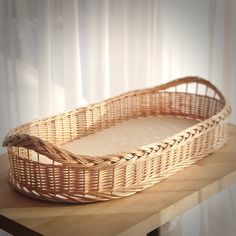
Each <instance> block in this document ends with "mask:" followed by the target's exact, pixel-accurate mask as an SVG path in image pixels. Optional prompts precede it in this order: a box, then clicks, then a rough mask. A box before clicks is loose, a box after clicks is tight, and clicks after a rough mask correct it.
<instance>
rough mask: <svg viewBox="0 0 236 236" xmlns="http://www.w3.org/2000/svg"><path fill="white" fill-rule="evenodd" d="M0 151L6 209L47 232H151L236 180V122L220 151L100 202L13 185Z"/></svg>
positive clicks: (0, 209)
mask: <svg viewBox="0 0 236 236" xmlns="http://www.w3.org/2000/svg"><path fill="white" fill-rule="evenodd" d="M7 169H8V160H7V158H6V154H5V155H2V156H0V186H1V191H0V214H2V215H3V216H6V217H8V218H10V219H12V220H14V221H16V222H18V223H20V224H22V225H24V226H26V227H28V228H30V229H33V230H35V231H37V232H39V233H41V234H44V235H86V236H89V235H93V236H94V235H102V236H106V235H136V236H138V235H146V234H147V233H148V232H150V231H152V230H154V229H155V228H157V227H159V226H160V225H162V224H164V223H166V222H167V221H169V220H171V219H173V218H174V217H175V216H177V215H179V214H181V213H183V212H185V211H186V210H188V209H190V208H192V207H194V206H196V205H198V204H199V203H201V202H203V201H205V200H206V199H208V198H209V197H211V196H213V195H214V194H216V193H218V192H220V191H222V190H223V189H225V188H226V187H228V186H230V185H231V184H232V183H234V182H236V126H233V125H229V140H228V143H227V144H226V145H225V146H224V147H223V148H222V149H220V150H219V151H218V152H216V153H214V154H212V155H210V156H208V157H206V158H204V159H203V160H201V161H199V162H198V163H196V164H194V165H192V166H190V167H188V168H186V169H185V170H183V171H181V172H179V173H177V174H175V175H173V176H172V177H170V178H168V179H167V180H165V181H162V182H161V183H159V184H156V185H155V186H153V187H151V188H149V189H148V190H146V191H143V192H141V193H138V194H135V195H133V196H131V197H127V198H123V199H119V200H113V201H109V202H101V203H94V204H84V205H83V204H80V205H78V204H77V205H72V204H56V203H49V202H43V201H38V200H34V199H31V198H28V197H25V196H22V195H20V194H19V193H17V192H16V191H14V190H12V189H11V188H10V186H9V184H8V182H7Z"/></svg>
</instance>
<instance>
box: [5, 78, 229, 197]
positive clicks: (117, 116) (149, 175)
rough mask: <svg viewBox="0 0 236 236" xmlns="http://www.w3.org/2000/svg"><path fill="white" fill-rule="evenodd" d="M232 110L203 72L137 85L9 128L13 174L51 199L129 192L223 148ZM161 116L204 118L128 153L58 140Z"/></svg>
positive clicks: (25, 188)
mask: <svg viewBox="0 0 236 236" xmlns="http://www.w3.org/2000/svg"><path fill="white" fill-rule="evenodd" d="M229 114H230V107H229V106H228V105H227V104H226V101H225V98H224V97H223V95H222V94H221V93H220V92H219V90H218V89H217V88H216V87H215V86H214V85H213V84H211V83H210V82H209V81H206V80H204V79H201V78H198V77H185V78H181V79H177V80H174V81H171V82H169V83H166V84H163V85H160V86H157V87H154V88H148V89H143V90H136V91H131V92H128V93H125V94H122V95H120V96H117V97H113V98H111V99H108V100H106V101H103V102H101V103H97V104H93V105H90V106H88V107H84V108H79V109H76V110H73V111H69V112H66V113H63V114H60V115H56V116H52V117H49V118H46V119H42V120H37V121H34V122H31V123H28V124H25V125H21V126H19V127H17V128H15V129H13V130H11V131H10V132H9V134H8V135H7V136H6V138H5V139H4V142H3V146H6V147H7V149H8V156H9V161H10V170H9V181H10V184H11V185H12V186H13V187H14V188H15V189H17V190H18V191H20V192H22V193H24V194H26V195H29V196H32V197H35V198H39V199H44V200H50V201H61V202H97V201H106V200H110V199H116V198H120V197H124V196H129V195H132V194H134V193H136V192H139V191H142V190H144V189H146V188H148V187H150V186H152V185H153V184H155V183H157V182H159V181H161V180H163V179H165V178H167V177H168V176H170V175H172V174H174V173H176V172H177V171H180V170H182V169H183V168H184V167H187V166H189V165H191V164H192V163H194V162H196V161H198V160H199V159H201V158H203V157H205V156H207V155H208V154H209V153H212V152H214V151H216V150H217V149H219V148H220V147H221V146H222V145H223V144H224V143H225V142H226V137H227V132H226V127H227V124H226V122H225V119H226V117H227V116H228V115H229ZM159 115H162V116H163V115H164V116H173V117H185V118H187V119H194V120H197V121H199V122H198V123H197V124H196V125H193V126H192V127H190V128H188V129H186V130H183V131H182V132H180V133H178V134H176V135H174V136H172V137H170V138H167V139H165V140H163V141H161V142H156V143H152V144H149V145H145V146H142V147H140V148H136V149H134V150H131V151H127V152H123V153H115V154H111V155H106V156H93V157H92V156H86V155H76V154H73V153H71V152H69V151H67V150H65V149H62V148H61V147H60V145H63V144H65V143H67V142H71V141H72V140H74V139H79V138H82V137H84V136H87V135H90V134H92V133H95V132H98V131H100V130H103V129H106V128H109V127H111V126H113V125H115V124H117V123H119V122H122V121H125V120H129V119H134V118H138V117H146V116H159ZM45 160H50V162H48V161H46V162H45Z"/></svg>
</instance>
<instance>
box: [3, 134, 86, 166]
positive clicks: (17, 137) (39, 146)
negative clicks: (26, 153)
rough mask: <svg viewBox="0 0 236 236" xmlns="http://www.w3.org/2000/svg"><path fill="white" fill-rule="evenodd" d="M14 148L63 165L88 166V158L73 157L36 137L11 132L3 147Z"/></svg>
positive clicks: (73, 155)
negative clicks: (31, 152) (39, 155)
mask: <svg viewBox="0 0 236 236" xmlns="http://www.w3.org/2000/svg"><path fill="white" fill-rule="evenodd" d="M6 146H14V147H23V148H26V149H30V150H34V151H35V152H37V153H39V154H42V155H44V156H47V157H48V158H49V159H51V160H53V161H56V162H60V163H63V164H83V165H86V164H89V163H90V161H89V159H90V158H89V157H87V156H83V155H75V154H73V153H71V152H69V151H67V150H65V149H62V148H58V147H57V146H56V145H54V144H52V143H49V142H47V141H44V140H42V139H40V138H38V137H35V136H31V135H28V134H21V133H15V134H12V133H11V132H10V133H9V134H8V135H7V136H6V137H5V138H4V140H3V147H6Z"/></svg>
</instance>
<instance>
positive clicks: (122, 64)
mask: <svg viewBox="0 0 236 236" xmlns="http://www.w3.org/2000/svg"><path fill="white" fill-rule="evenodd" d="M235 22H236V1H235V0H198V1H196V0H0V114H1V115H0V125H1V127H0V139H1V140H2V138H3V137H4V136H5V134H6V133H7V132H8V131H9V129H11V128H13V127H15V126H16V125H18V124H21V123H24V122H27V121H30V120H32V119H36V118H41V117H45V116H49V115H52V114H55V113H58V112H63V111H65V110H68V109H73V108H76V107H79V106H83V105H86V104H88V103H93V102H96V101H100V100H102V99H105V98H108V97H111V96H114V95H116V94H119V93H122V92H125V91H127V90H131V89H138V88H143V87H148V86H154V85H157V84H159V83H164V82H166V81H168V80H171V79H174V78H177V77H181V76H186V75H198V76H202V77H204V78H206V79H209V80H211V81H212V82H213V83H215V84H216V85H217V86H218V87H219V88H220V89H221V90H222V92H223V93H224V94H225V95H226V97H227V99H228V101H229V102H230V103H231V106H232V108H233V115H232V121H233V122H236V102H235V100H236V99H235V91H236V43H235V42H236V24H235ZM0 152H4V150H3V149H0ZM182 227H184V226H183V224H182Z"/></svg>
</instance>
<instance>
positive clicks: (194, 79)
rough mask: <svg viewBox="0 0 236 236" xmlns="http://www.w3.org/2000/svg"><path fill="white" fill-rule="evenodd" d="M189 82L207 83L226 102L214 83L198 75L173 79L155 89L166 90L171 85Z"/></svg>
mask: <svg viewBox="0 0 236 236" xmlns="http://www.w3.org/2000/svg"><path fill="white" fill-rule="evenodd" d="M188 83H197V84H202V85H205V86H206V87H208V88H211V89H212V90H213V91H214V92H215V93H216V94H217V95H218V96H219V98H220V100H221V101H223V102H225V97H224V96H223V95H222V93H221V91H220V90H219V89H218V88H217V87H216V86H215V85H214V84H212V83H211V82H210V81H209V80H206V79H203V78H201V77H198V76H187V77H183V78H179V79H175V80H172V81H170V82H167V83H165V84H161V85H158V86H156V87H154V89H157V91H158V90H165V89H168V88H171V87H176V86H178V85H181V84H188Z"/></svg>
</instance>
